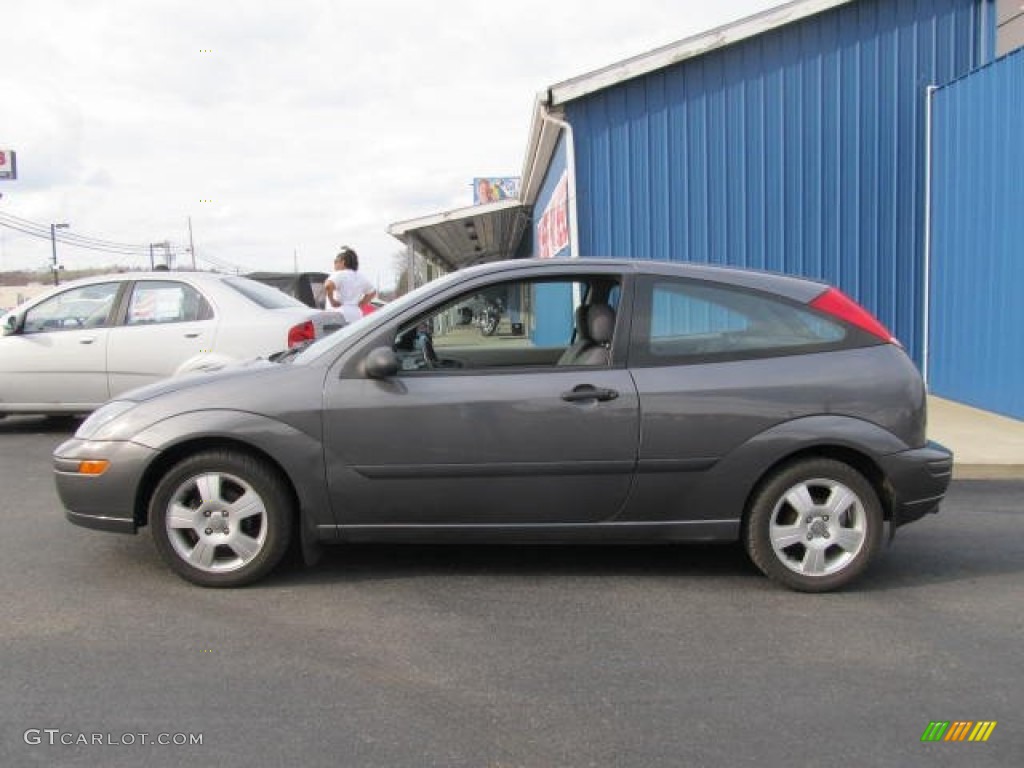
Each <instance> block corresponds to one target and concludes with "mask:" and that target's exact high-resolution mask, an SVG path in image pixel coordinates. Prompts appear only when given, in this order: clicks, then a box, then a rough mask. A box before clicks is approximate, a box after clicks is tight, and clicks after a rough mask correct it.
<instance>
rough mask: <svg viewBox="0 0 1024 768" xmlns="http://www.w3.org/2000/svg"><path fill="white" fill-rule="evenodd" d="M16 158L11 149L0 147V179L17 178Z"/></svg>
mask: <svg viewBox="0 0 1024 768" xmlns="http://www.w3.org/2000/svg"><path fill="white" fill-rule="evenodd" d="M16 160H17V158H16V157H15V155H14V150H13V149H0V179H16V178H18V164H17V162H16Z"/></svg>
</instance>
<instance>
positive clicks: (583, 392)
mask: <svg viewBox="0 0 1024 768" xmlns="http://www.w3.org/2000/svg"><path fill="white" fill-rule="evenodd" d="M618 396H619V393H618V392H616V391H615V390H614V389H606V388H604V387H593V386H591V385H590V384H581V385H580V386H578V387H573V388H572V389H571V390H570V391H569V392H563V393H562V399H563V400H565V401H566V402H569V403H579V402H584V401H586V400H598V401H600V402H602V403H603V402H605V401H607V400H614V399H615V398H616V397H618Z"/></svg>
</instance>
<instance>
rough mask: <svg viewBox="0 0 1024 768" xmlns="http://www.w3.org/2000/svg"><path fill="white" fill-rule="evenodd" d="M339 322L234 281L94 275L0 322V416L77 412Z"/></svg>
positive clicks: (203, 276) (317, 333)
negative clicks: (133, 390) (131, 391)
mask: <svg viewBox="0 0 1024 768" xmlns="http://www.w3.org/2000/svg"><path fill="white" fill-rule="evenodd" d="M344 324H345V320H344V318H343V317H342V316H341V315H340V314H339V313H336V312H324V311H322V310H317V309H312V308H310V307H307V306H306V305H305V304H303V303H301V302H300V301H298V300H296V299H293V298H291V297H290V296H286V295H285V294H283V293H281V291H278V290H277V289H275V288H271V287H269V286H266V285H263V284H261V283H257V282H255V281H253V280H248V279H247V278H244V277H234V276H231V275H220V274H214V273H206V272H147V273H126V274H117V275H104V276H101V277H92V278H87V279H84V280H76V281H74V282H70V283H65V284H64V285H61V286H59V287H58V288H55V289H53V290H51V291H49V292H47V293H45V294H43V295H42V296H38V297H36V298H35V299H32V300H31V301H28V302H26V303H25V304H23V305H21V306H20V307H17V308H15V309H13V310H11V311H10V312H8V313H7V314H6V315H4V316H3V318H2V320H0V330H2V333H3V335H2V337H0V417H2V416H3V415H5V414H10V413H45V414H59V413H85V412H88V411H91V410H93V409H94V408H96V407H97V406H99V405H100V404H101V403H103V402H105V401H107V400H108V399H110V398H112V397H115V396H117V395H118V394H120V393H121V392H124V391H125V390H128V389H133V388H135V387H139V386H143V385H145V384H150V383H152V382H154V381H158V380H160V379H163V378H167V377H169V376H175V375H179V374H183V373H189V372H193V371H201V370H204V369H208V368H211V367H219V366H221V365H223V364H225V363H229V362H234V361H239V360H246V359H251V358H254V357H260V356H266V355H270V354H272V353H274V352H278V351H280V350H283V349H286V348H290V347H295V346H297V345H299V344H301V343H303V342H305V341H310V340H313V339H315V338H320V337H321V336H324V335H326V334H328V333H331V332H332V331H334V330H337V329H338V328H340V327H341V326H343V325H344Z"/></svg>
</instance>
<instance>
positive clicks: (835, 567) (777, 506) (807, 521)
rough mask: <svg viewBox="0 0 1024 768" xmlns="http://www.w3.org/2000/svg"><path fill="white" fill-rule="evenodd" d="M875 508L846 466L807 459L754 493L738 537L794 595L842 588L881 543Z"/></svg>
mask: <svg viewBox="0 0 1024 768" xmlns="http://www.w3.org/2000/svg"><path fill="white" fill-rule="evenodd" d="M882 525H883V520H882V507H881V503H880V502H879V500H878V495H877V494H876V493H875V491H874V489H873V488H872V487H871V484H870V483H869V482H868V481H867V480H866V479H865V478H864V476H863V475H862V474H861V473H860V472H858V471H857V470H856V469H854V468H853V467H851V466H849V465H848V464H844V463H842V462H839V461H834V460H832V459H822V458H819V459H807V460H802V461H798V462H796V463H793V464H790V465H788V466H786V467H783V468H782V469H781V470H779V471H778V472H776V473H775V474H774V475H772V476H771V477H769V478H768V479H767V481H766V482H765V483H764V484H763V485H762V486H761V488H760V489H759V490H758V492H757V493H756V494H755V496H754V498H753V501H752V503H751V506H750V510H749V514H748V515H747V518H746V521H745V525H744V530H743V538H744V543H745V545H746V548H747V554H748V555H749V556H750V559H751V560H752V561H753V562H754V564H755V565H756V566H757V567H758V568H760V569H761V571H762V572H763V573H764V574H765V575H766V576H768V577H769V578H772V579H774V580H775V581H778V582H780V583H782V584H785V585H786V586H788V587H790V588H792V589H796V590H800V591H802V592H827V591H830V590H834V589H839V588H840V587H843V586H845V585H847V584H849V583H850V582H851V581H853V579H855V578H856V577H857V576H859V575H860V574H861V573H862V572H863V571H864V569H865V568H867V566H868V564H869V563H870V562H871V560H872V558H873V557H874V556H875V553H876V552H877V551H878V548H879V546H880V545H881V541H882Z"/></svg>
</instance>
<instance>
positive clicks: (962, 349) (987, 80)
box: [928, 50, 1024, 419]
mask: <svg viewBox="0 0 1024 768" xmlns="http://www.w3.org/2000/svg"><path fill="white" fill-rule="evenodd" d="M932 110H933V111H932V119H933V130H932V158H933V162H932V217H931V219H932V228H931V231H932V249H931V250H932V258H931V285H932V292H931V302H930V312H929V316H930V323H929V334H928V343H929V348H928V373H929V386H930V387H931V389H932V391H933V392H935V393H936V394H938V395H942V396H943V397H948V398H950V399H952V400H958V401H960V402H964V403H969V404H971V405H975V406H977V407H979V408H984V409H986V410H991V411H997V412H999V413H1003V414H1006V415H1008V416H1013V417H1015V418H1018V419H1024V301H1022V300H1021V296H1022V293H1024V50H1018V51H1017V52H1016V53H1012V54H1010V55H1009V56H1006V57H1004V58H1002V59H999V60H998V61H996V62H994V63H993V64H991V65H989V66H988V67H985V68H984V69H982V70H979V71H977V72H974V73H972V74H971V75H969V76H968V77H965V78H962V79H960V80H957V81H955V82H953V83H951V84H949V85H947V86H945V87H943V88H940V89H939V90H937V91H936V92H935V95H934V103H933V107H932Z"/></svg>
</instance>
